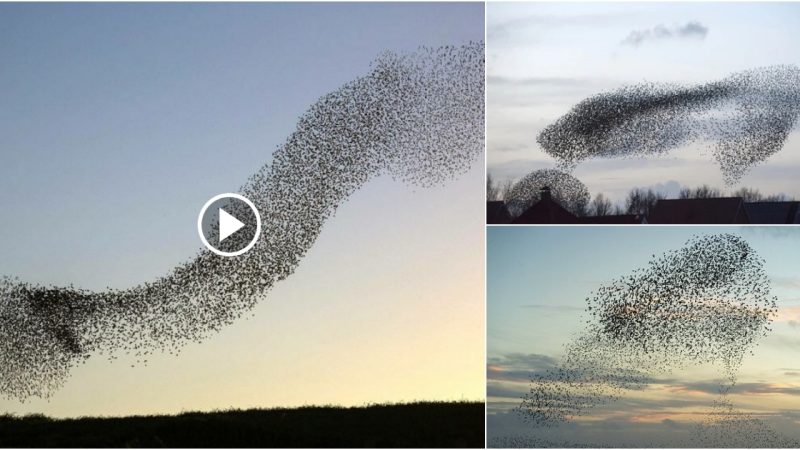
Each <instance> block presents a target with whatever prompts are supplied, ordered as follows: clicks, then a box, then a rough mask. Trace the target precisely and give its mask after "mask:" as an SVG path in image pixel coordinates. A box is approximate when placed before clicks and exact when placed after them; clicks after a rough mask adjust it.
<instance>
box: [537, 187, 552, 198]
mask: <svg viewBox="0 0 800 450" xmlns="http://www.w3.org/2000/svg"><path fill="white" fill-rule="evenodd" d="M552 198H553V196H552V195H551V194H550V188H549V187H548V186H545V187H543V188H542V190H540V191H539V200H540V201H541V200H551V199H552Z"/></svg>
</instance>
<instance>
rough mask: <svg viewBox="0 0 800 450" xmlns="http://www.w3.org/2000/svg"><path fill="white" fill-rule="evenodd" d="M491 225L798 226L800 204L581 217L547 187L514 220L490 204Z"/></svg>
mask: <svg viewBox="0 0 800 450" xmlns="http://www.w3.org/2000/svg"><path fill="white" fill-rule="evenodd" d="M486 219H487V223H489V224H508V223H511V224H631V225H633V224H798V223H800V202H797V201H787V202H753V203H749V202H745V201H744V200H743V199H742V197H720V198H692V199H667V200H658V202H657V203H656V204H655V207H654V208H652V211H651V212H650V214H648V215H647V216H645V215H639V214H623V215H604V216H577V215H575V214H573V213H572V212H570V211H568V210H567V209H565V208H564V207H563V206H561V205H560V204H559V203H558V201H556V200H555V199H554V198H553V196H552V194H551V192H550V189H549V188H543V189H542V191H541V193H540V199H539V201H538V202H536V203H534V204H533V205H531V206H530V208H528V209H527V210H526V211H524V212H523V213H522V214H520V215H519V216H518V217H516V218H512V217H511V215H510V214H509V212H508V209H507V208H506V207H505V204H504V203H503V202H502V201H492V202H487V207H486Z"/></svg>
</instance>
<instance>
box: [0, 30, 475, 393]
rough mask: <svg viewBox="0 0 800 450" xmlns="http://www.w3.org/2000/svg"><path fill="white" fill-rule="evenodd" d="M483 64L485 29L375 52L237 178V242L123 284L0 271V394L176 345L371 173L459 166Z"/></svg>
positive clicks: (435, 179)
mask: <svg viewBox="0 0 800 450" xmlns="http://www.w3.org/2000/svg"><path fill="white" fill-rule="evenodd" d="M484 73H485V72H484V45H483V42H473V43H469V44H466V45H461V46H445V47H438V48H421V49H419V50H418V51H416V52H411V53H403V54H397V53H391V52H386V53H384V54H381V55H380V56H379V57H378V58H377V59H376V60H375V61H374V62H373V64H372V67H371V69H370V71H369V72H368V73H367V74H366V75H364V76H361V77H359V78H357V79H355V80H354V81H352V82H349V83H347V84H345V85H344V86H342V87H340V88H339V89H336V90H335V91H333V92H330V93H329V94H327V95H325V96H323V97H322V98H320V99H319V100H318V101H317V102H316V103H314V104H313V105H311V107H310V108H309V109H308V111H307V112H306V113H305V114H304V115H303V116H302V117H300V119H299V120H298V123H297V128H296V130H295V131H294V132H292V133H291V135H290V136H289V137H288V139H287V140H286V142H285V143H284V144H282V145H281V146H279V147H278V148H277V150H275V151H274V152H273V153H272V161H271V163H270V164H268V165H265V166H263V167H262V168H261V169H260V170H258V171H257V172H256V173H255V174H254V175H253V176H251V177H250V178H249V179H248V180H247V182H246V184H244V185H243V186H242V187H241V189H240V190H239V193H241V194H242V195H244V196H245V197H247V198H249V199H250V200H251V201H252V202H253V203H254V204H255V205H256V206H257V208H258V210H259V212H260V214H261V216H262V218H263V225H262V232H261V236H260V239H259V240H258V242H257V243H256V245H255V247H254V248H253V249H251V250H250V251H249V252H247V253H245V254H243V255H240V256H237V257H234V258H224V257H220V256H217V255H215V254H213V253H212V252H210V251H207V250H203V251H201V252H200V253H199V254H197V255H196V256H195V257H194V258H193V259H190V260H188V261H186V262H184V263H181V264H179V265H177V266H176V267H175V268H174V269H172V270H171V272H170V273H168V274H166V275H164V276H163V277H161V278H158V279H156V280H153V281H151V282H146V283H143V284H140V285H137V286H134V287H130V288H127V289H110V288H109V289H106V290H103V291H89V290H85V289H81V288H79V287H74V286H67V287H55V286H43V285H37V284H33V283H29V282H25V281H20V280H18V279H16V278H11V277H5V278H2V279H0V395H2V396H4V397H6V398H13V399H18V400H25V399H28V398H30V397H45V398H46V397H48V396H50V395H52V394H53V393H54V392H55V391H56V390H57V389H59V388H60V387H61V386H63V384H64V383H65V381H66V380H67V379H68V376H69V373H70V370H71V369H72V368H73V367H75V366H76V365H78V364H81V363H83V362H85V361H86V360H87V359H88V358H90V357H91V356H94V355H103V356H105V357H107V358H109V359H111V360H114V359H117V358H118V356H119V355H120V354H127V355H131V356H135V357H136V359H137V360H138V361H139V362H140V363H146V361H147V358H148V355H151V354H153V353H154V352H169V353H171V354H177V353H178V352H179V351H180V349H181V348H182V347H183V346H185V345H186V344H188V343H199V342H202V341H203V340H204V339H206V338H208V337H209V336H210V335H212V334H214V333H215V332H217V331H219V330H220V329H221V328H223V327H225V326H227V325H229V324H231V323H232V322H234V321H235V320H237V319H239V318H240V317H242V316H243V315H245V314H246V313H248V311H250V310H251V309H252V308H253V307H254V305H256V303H258V302H259V301H260V300H262V299H263V298H264V297H265V295H266V294H267V292H268V291H269V290H270V289H271V288H272V287H273V286H274V285H275V283H277V282H278V281H280V280H283V279H285V278H286V277H288V276H290V275H291V274H292V273H293V272H294V270H295V268H296V267H297V266H298V264H299V263H300V261H301V259H302V258H303V256H304V255H305V254H306V252H307V251H308V250H309V249H310V248H311V246H312V245H313V244H314V242H315V240H316V239H317V237H318V236H319V234H320V231H321V229H322V227H323V225H324V224H325V222H326V220H328V219H329V218H330V217H331V216H332V215H333V214H334V213H335V212H336V209H337V208H338V207H339V206H341V205H342V204H343V203H344V202H345V201H346V200H347V199H348V197H349V196H350V195H352V194H353V193H354V192H356V191H357V190H358V189H360V188H362V187H363V186H364V185H365V184H367V183H368V182H369V181H370V180H372V179H374V178H376V177H379V176H383V175H388V176H391V177H393V178H394V179H396V180H398V181H400V182H403V183H406V184H409V185H411V186H416V187H431V186H436V185H441V184H444V183H446V182H447V181H448V180H451V179H452V178H453V177H455V176H457V175H459V174H462V173H464V172H465V171H467V170H468V169H469V168H470V167H471V166H472V165H473V164H474V162H475V161H476V160H477V159H478V156H479V155H481V154H482V152H483V149H484ZM231 239H235V237H234V236H232V237H231Z"/></svg>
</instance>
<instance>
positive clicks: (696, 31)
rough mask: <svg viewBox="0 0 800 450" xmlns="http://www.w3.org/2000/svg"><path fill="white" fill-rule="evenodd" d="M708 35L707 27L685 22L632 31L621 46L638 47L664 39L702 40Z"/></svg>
mask: <svg viewBox="0 0 800 450" xmlns="http://www.w3.org/2000/svg"><path fill="white" fill-rule="evenodd" d="M707 34H708V27H706V26H705V25H703V24H702V23H700V22H695V21H692V22H687V23H686V24H685V25H675V26H672V27H667V26H665V25H656V26H655V27H654V28H649V29H646V30H633V31H631V33H630V34H629V35H628V37H626V38H625V39H623V40H622V44H623V45H632V46H634V47H638V46H640V45H642V44H644V43H646V42H652V41H661V40H665V39H700V40H703V39H705V38H706V35H707Z"/></svg>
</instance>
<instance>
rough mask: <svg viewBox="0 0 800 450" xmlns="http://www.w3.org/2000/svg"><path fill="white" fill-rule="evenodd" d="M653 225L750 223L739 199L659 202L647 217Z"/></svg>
mask: <svg viewBox="0 0 800 450" xmlns="http://www.w3.org/2000/svg"><path fill="white" fill-rule="evenodd" d="M647 222H648V223H654V224H684V223H696V224H721V223H750V222H749V219H748V217H747V212H746V211H745V207H744V201H743V200H742V198H741V197H724V198H692V199H674V200H659V201H658V203H656V206H655V208H653V212H652V213H650V215H649V216H648V217H647Z"/></svg>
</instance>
